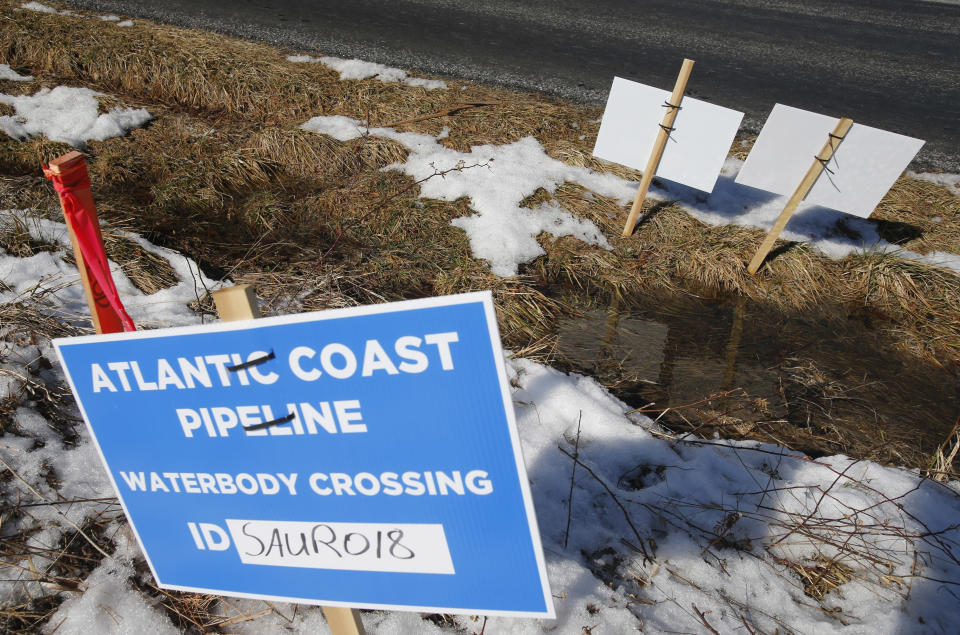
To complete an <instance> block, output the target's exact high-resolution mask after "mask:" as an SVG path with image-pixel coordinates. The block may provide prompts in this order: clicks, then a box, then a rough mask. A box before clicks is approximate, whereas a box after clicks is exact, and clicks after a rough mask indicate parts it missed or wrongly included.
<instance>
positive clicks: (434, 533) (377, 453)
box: [54, 289, 554, 632]
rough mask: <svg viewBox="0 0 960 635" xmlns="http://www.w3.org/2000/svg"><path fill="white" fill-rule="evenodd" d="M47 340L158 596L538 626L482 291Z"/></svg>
mask: <svg viewBox="0 0 960 635" xmlns="http://www.w3.org/2000/svg"><path fill="white" fill-rule="evenodd" d="M232 293H237V294H240V295H243V294H247V293H249V291H248V290H244V289H238V290H237V291H235V292H232ZM247 297H248V298H249V296H247ZM218 303H219V302H218ZM240 304H241V305H242V304H243V303H242V302H241V303H240ZM242 317H246V318H251V317H254V314H253V313H252V312H251V313H249V314H246V315H243V316H242ZM54 344H55V346H56V348H57V352H58V355H59V356H60V359H61V362H62V365H63V368H64V370H65V372H66V374H67V378H68V380H69V382H70V386H71V388H72V390H73V391H74V395H75V396H76V397H77V403H78V404H79V406H80V409H81V411H82V413H83V416H84V419H85V421H86V422H87V425H88V427H89V429H90V432H91V435H92V436H93V438H94V439H95V441H96V444H97V447H98V449H99V451H100V453H101V457H102V459H103V462H104V465H105V467H106V469H107V472H108V474H109V477H110V479H111V481H112V483H113V485H114V487H115V488H116V490H117V494H118V496H119V499H120V501H121V503H122V505H123V508H124V511H125V513H126V514H127V518H128V519H129V521H130V525H131V527H132V529H133V531H134V533H135V534H136V536H137V540H138V541H139V543H140V545H141V547H142V548H143V551H144V554H145V556H146V558H147V562H148V564H149V566H150V568H151V571H152V572H153V574H154V576H155V578H156V580H157V584H158V586H160V587H161V588H165V589H174V590H182V591H194V592H201V593H215V594H220V595H232V596H238V597H245V598H260V599H265V600H279V601H288V602H301V603H309V604H317V605H321V606H324V607H328V608H329V607H335V608H343V609H346V611H344V612H341V613H340V615H341V616H343V617H345V618H348V619H353V621H354V626H356V627H357V628H362V625H360V624H359V621H358V620H356V619H355V616H356V612H355V611H352V610H351V609H381V610H404V611H415V612H442V613H459V614H466V615H504V616H511V617H542V618H552V617H553V616H554V609H553V602H552V596H551V594H550V588H549V585H548V582H547V577H546V568H545V564H544V558H543V551H542V547H541V544H540V534H539V530H538V528H537V523H536V516H535V514H534V509H533V503H532V499H531V496H530V489H529V483H528V480H527V475H526V468H525V466H524V464H523V459H522V455H521V451H520V443H519V435H518V433H517V429H516V422H515V420H514V412H513V404H512V401H511V392H510V385H509V383H508V381H507V374H506V368H505V363H504V357H503V350H502V348H501V345H500V337H499V333H498V330H497V323H496V316H495V313H494V307H493V298H492V295H491V294H490V293H489V292H483V293H469V294H462V295H457V296H448V297H441V298H427V299H423V300H414V301H408V302H398V303H389V304H381V305H374V306H364V307H353V308H349V309H336V310H331V311H323V312H316V313H305V314H301V315H288V316H281V317H266V318H260V319H247V320H244V321H240V322H227V323H220V324H208V325H197V326H191V327H182V328H175V329H163V330H155V331H139V332H135V333H123V334H112V335H103V336H97V337H78V338H64V339H58V340H56V341H55V342H54ZM325 610H327V609H325ZM327 616H328V620H329V621H330V624H331V627H333V626H334V623H335V617H333V616H334V612H331V611H329V610H327ZM346 632H350V631H346Z"/></svg>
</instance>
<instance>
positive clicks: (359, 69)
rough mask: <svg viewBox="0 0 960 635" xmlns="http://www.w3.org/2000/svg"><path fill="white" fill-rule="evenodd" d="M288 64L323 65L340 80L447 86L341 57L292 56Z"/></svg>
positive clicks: (439, 82)
mask: <svg viewBox="0 0 960 635" xmlns="http://www.w3.org/2000/svg"><path fill="white" fill-rule="evenodd" d="M287 61H288V62H297V63H307V64H323V65H324V66H326V67H327V68H330V69H332V70H335V71H337V72H338V73H340V79H357V80H359V79H369V78H371V77H374V78H376V79H378V80H380V81H381V82H384V83H396V82H400V83H403V84H406V85H407V86H421V87H423V88H426V89H427V90H446V88H447V84H446V83H445V82H443V81H442V80H439V79H422V78H418V77H410V76H408V75H407V72H406V71H404V70H401V69H399V68H393V67H390V66H385V65H383V64H377V63H376V62H365V61H363V60H356V59H354V60H347V59H343V58H340V57H329V56H324V57H313V56H312V55H290V56H288V57H287Z"/></svg>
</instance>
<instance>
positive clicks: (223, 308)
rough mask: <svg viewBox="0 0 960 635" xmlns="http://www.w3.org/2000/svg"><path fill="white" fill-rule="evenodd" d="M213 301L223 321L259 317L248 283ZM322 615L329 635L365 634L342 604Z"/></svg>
mask: <svg viewBox="0 0 960 635" xmlns="http://www.w3.org/2000/svg"><path fill="white" fill-rule="evenodd" d="M213 302H214V304H216V305H217V313H219V314H220V319H221V320H223V321H224V322H234V321H237V320H252V319H256V318H258V317H260V307H259V306H258V305H257V292H256V289H254V288H253V287H252V286H251V285H249V284H238V285H236V286H234V287H227V288H226V289H220V290H219V291H214V292H213ZM323 615H324V617H326V618H327V624H328V625H329V626H330V633H331V635H366V631H364V630H363V622H361V621H360V612H359V611H357V610H356V609H351V608H347V607H342V606H324V607H323Z"/></svg>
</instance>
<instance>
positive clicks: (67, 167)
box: [47, 150, 110, 334]
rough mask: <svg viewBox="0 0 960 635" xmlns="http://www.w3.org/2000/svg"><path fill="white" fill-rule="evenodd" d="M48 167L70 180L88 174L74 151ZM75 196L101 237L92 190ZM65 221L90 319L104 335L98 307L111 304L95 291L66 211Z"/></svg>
mask: <svg viewBox="0 0 960 635" xmlns="http://www.w3.org/2000/svg"><path fill="white" fill-rule="evenodd" d="M47 167H48V168H49V170H50V171H51V172H53V173H54V174H56V175H57V176H61V177H64V178H69V175H70V174H71V173H73V172H75V171H77V170H83V171H84V172H86V170H87V162H86V159H85V158H84V156H83V153H82V152H78V151H76V150H73V151H72V152H68V153H66V154H64V155H62V156H59V157H57V158H56V159H53V160H51V161H50V165H48V166H47ZM74 194H75V195H76V197H77V198H78V199H80V202H81V203H82V204H83V206H84V207H85V208H86V209H88V210H90V215H91V220H92V221H93V224H94V226H95V227H96V228H97V234H98V235H99V233H100V222H99V221H98V219H97V212H96V208H95V207H94V204H93V194H91V193H90V188H77V189H75V190H74ZM61 205H62V202H61ZM64 221H65V222H66V225H67V231H68V232H70V244H72V245H73V258H74V260H76V261H77V271H79V272H80V284H81V285H83V294H84V295H85V296H86V298H87V307H88V308H89V309H90V319H91V320H92V321H93V328H94V330H95V331H96V332H97V334H103V326H102V325H101V324H100V310H99V309H98V308H97V307H98V305H99V306H103V307H107V306H109V305H110V302H109V301H108V300H107V298H106V296H104V294H103V291H102V290H101V289H100V285H97V286H96V291H94V285H93V281H92V280H91V277H92V275H93V274H91V273H90V269H88V268H87V266H86V263H85V262H84V260H83V254H81V253H80V244H79V243H78V242H77V235H76V233H75V232H74V231H73V226H72V225H71V224H70V222H69V221H68V220H67V218H66V211H64ZM100 243H101V244H103V237H102V236H100Z"/></svg>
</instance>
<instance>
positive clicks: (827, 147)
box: [747, 117, 853, 274]
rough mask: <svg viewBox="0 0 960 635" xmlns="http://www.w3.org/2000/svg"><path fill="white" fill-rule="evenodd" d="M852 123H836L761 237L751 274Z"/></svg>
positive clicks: (749, 269) (759, 264)
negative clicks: (767, 231)
mask: <svg viewBox="0 0 960 635" xmlns="http://www.w3.org/2000/svg"><path fill="white" fill-rule="evenodd" d="M852 125H853V119H847V118H846V117H844V118H843V119H841V120H840V122H839V123H838V124H837V127H836V128H834V129H833V133H832V134H831V135H830V136H829V137H828V138H827V142H826V144H824V146H823V149H822V150H821V151H820V154H818V155H817V158H815V159H814V160H813V164H812V165H811V166H810V169H809V170H807V174H806V176H804V177H803V180H802V181H800V185H799V186H798V187H797V191H796V192H794V193H793V196H791V197H790V200H789V201H787V206H786V207H784V208H783V211H782V212H780V216H779V217H778V218H777V221H776V222H775V223H774V224H773V227H772V228H771V229H770V233H769V234H767V237H766V238H764V239H763V243H762V244H761V245H760V248H759V249H757V253H756V254H754V256H753V260H751V261H750V264H749V265H748V266H747V271H749V272H750V273H751V274H755V273H757V270H758V269H760V266H761V265H762V264H763V261H764V260H765V259H766V257H767V254H769V253H770V250H771V249H772V248H773V243H775V242H776V241H777V237H778V236H779V235H780V232H782V231H783V228H784V226H785V225H786V224H787V221H788V220H790V217H791V216H793V213H794V212H795V211H797V206H798V205H800V202H801V201H802V200H803V199H804V198H806V197H807V194H809V193H810V190H811V189H812V188H813V185H814V183H816V182H817V179H818V178H820V175H821V174H822V173H823V170H824V168H826V167H827V163H828V162H829V161H830V159H832V158H833V154H834V153H835V152H836V151H837V148H838V147H839V146H840V143H841V142H842V141H843V138H844V137H845V136H847V132H849V130H850V126H852Z"/></svg>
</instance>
